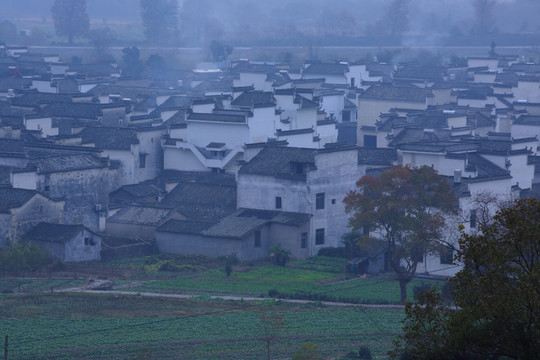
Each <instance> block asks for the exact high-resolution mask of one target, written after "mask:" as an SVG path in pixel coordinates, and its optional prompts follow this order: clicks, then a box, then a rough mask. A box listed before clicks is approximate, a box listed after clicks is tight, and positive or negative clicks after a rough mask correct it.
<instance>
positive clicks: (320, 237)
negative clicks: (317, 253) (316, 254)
mask: <svg viewBox="0 0 540 360" xmlns="http://www.w3.org/2000/svg"><path fill="white" fill-rule="evenodd" d="M323 244H324V228H322V229H316V230H315V245H323Z"/></svg>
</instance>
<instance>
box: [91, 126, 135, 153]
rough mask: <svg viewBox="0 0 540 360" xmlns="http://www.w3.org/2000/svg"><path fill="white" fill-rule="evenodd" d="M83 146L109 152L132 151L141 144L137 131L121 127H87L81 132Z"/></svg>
mask: <svg viewBox="0 0 540 360" xmlns="http://www.w3.org/2000/svg"><path fill="white" fill-rule="evenodd" d="M81 137H82V143H83V144H95V145H96V147H97V148H100V149H107V150H130V149H131V145H135V144H138V143H139V140H138V139H137V130H135V129H131V128H120V127H87V128H85V129H83V130H82V131H81Z"/></svg>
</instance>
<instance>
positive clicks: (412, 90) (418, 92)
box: [358, 84, 432, 102]
mask: <svg viewBox="0 0 540 360" xmlns="http://www.w3.org/2000/svg"><path fill="white" fill-rule="evenodd" d="M431 94H432V92H431V90H430V89H421V88H418V87H414V86H394V85H386V84H384V85H383V84H381V85H372V86H370V87H369V88H368V89H366V90H365V91H364V93H362V94H360V95H359V96H358V98H359V99H374V100H377V99H378V100H394V101H412V102H425V101H426V97H427V96H428V95H431Z"/></svg>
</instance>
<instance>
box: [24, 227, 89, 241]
mask: <svg viewBox="0 0 540 360" xmlns="http://www.w3.org/2000/svg"><path fill="white" fill-rule="evenodd" d="M83 230H87V231H90V230H88V229H87V228H86V227H84V226H83V225H66V224H52V223H46V222H40V223H39V224H37V225H36V226H34V227H33V228H32V230H30V231H29V232H28V233H27V234H26V235H25V239H26V240H31V241H40V242H52V243H58V244H66V243H67V242H69V241H70V240H71V239H73V238H74V237H75V236H77V234H78V233H80V232H82V231H83Z"/></svg>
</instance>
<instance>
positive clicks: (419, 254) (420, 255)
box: [412, 248, 424, 263]
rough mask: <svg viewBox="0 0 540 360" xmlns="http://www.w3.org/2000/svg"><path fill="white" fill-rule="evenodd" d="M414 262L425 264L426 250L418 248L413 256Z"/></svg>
mask: <svg viewBox="0 0 540 360" xmlns="http://www.w3.org/2000/svg"><path fill="white" fill-rule="evenodd" d="M412 255H413V256H412V260H413V261H417V262H419V263H423V262H424V249H422V248H416V249H415V251H414V253H413V254H412Z"/></svg>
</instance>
